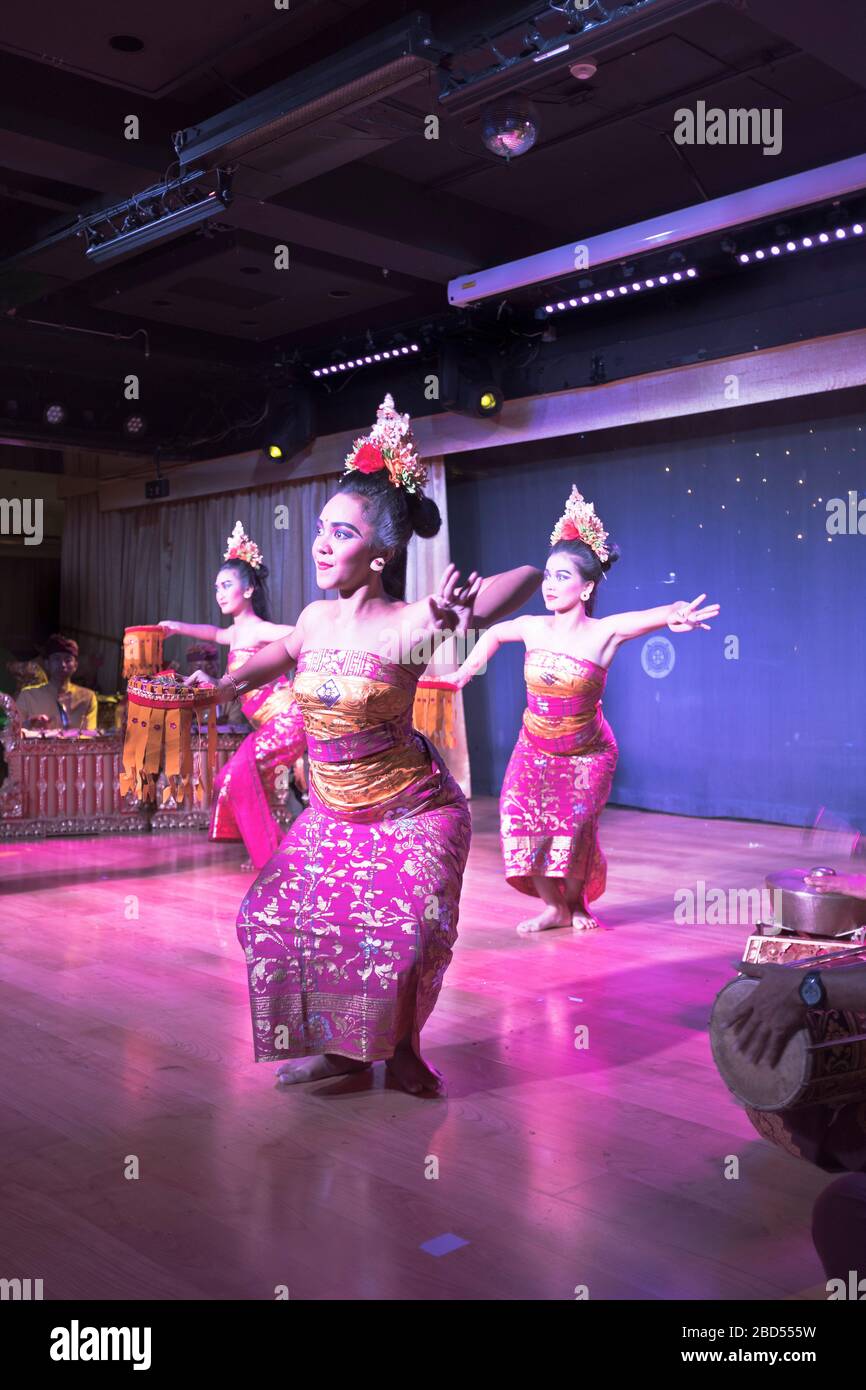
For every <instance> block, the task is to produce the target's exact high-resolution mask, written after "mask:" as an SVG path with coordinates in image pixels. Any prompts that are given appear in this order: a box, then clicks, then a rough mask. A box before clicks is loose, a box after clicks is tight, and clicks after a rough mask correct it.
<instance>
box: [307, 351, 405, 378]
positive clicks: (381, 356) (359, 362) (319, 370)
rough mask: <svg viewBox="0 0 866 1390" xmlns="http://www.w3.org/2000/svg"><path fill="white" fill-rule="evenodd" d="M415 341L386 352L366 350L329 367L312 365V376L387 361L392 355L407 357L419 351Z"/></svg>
mask: <svg viewBox="0 0 866 1390" xmlns="http://www.w3.org/2000/svg"><path fill="white" fill-rule="evenodd" d="M420 350H421V349H420V348H419V346H418V344H417V343H410V344H409V346H408V347H399V348H389V349H388V351H387V352H368V353H365V354H364V356H363V357H353V358H352V360H351V361H350V362H337V363H335V364H334V365H333V366H331V367H314V368H313V376H334V375H335V374H336V373H337V372H350V371H353V370H354V368H356V367H371V366H373V365H374V364H375V363H376V362H388V361H390V360H391V359H392V358H394V357H407V356H408V355H409V354H410V353H412V352H420Z"/></svg>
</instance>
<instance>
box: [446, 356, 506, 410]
mask: <svg viewBox="0 0 866 1390" xmlns="http://www.w3.org/2000/svg"><path fill="white" fill-rule="evenodd" d="M500 375H501V373H500V366H499V363H498V361H497V360H496V358H495V356H494V355H493V354H492V353H491V352H488V351H485V350H484V348H483V347H480V346H479V347H472V346H471V345H468V346H467V345H464V344H459V343H446V345H445V346H444V348H443V349H442V352H441V354H440V360H439V399H440V402H441V404H442V405H443V406H445V407H446V409H451V410H456V411H458V412H459V413H461V414H463V415H479V416H481V417H482V418H487V417H489V416H491V415H498V414H499V412H500V411H501V409H502V405H503V401H504V399H505V397H504V394H503V391H502V387H501V384H500Z"/></svg>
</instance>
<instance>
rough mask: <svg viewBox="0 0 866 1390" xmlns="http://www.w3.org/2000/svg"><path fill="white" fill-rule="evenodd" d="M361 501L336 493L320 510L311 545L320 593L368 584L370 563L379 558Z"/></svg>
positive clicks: (347, 494)
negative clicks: (322, 590) (321, 590)
mask: <svg viewBox="0 0 866 1390" xmlns="http://www.w3.org/2000/svg"><path fill="white" fill-rule="evenodd" d="M374 541H375V534H374V531H373V527H372V526H371V525H370V522H369V520H368V519H367V514H366V512H365V511H364V505H363V501H362V499H361V498H360V497H357V496H356V495H355V494H354V493H351V492H338V493H336V494H335V496H334V497H332V498H331V499H330V501H329V502H326V503H325V505H324V507H323V508H322V514H321V516H320V517H319V521H318V525H317V527H316V539H315V540H314V541H313V552H312V553H313V559H314V560H315V562H316V579H317V582H318V585H319V588H320V589H356V588H358V587H359V585H361V584H366V583H369V581H370V578H371V576H372V574H373V572H374V571H373V570H372V569H371V567H370V566H371V561H372V560H373V559H374V558H375V557H377V556H381V553H382V552H381V550H377V549H376V547H375V544H374Z"/></svg>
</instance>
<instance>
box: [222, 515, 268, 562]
mask: <svg viewBox="0 0 866 1390" xmlns="http://www.w3.org/2000/svg"><path fill="white" fill-rule="evenodd" d="M227 545H228V550H227V551H226V553H225V555H224V556H223V559H224V560H245V561H246V563H247V564H248V565H249V567H250V569H254V570H258V569H261V567H262V552H261V551H260V550H259V548H258V546H257V545H256V543H255V541H251V540H250V538H249V536H248V535H247V533H246V531H245V530H244V528H243V526H242V525H241V523H240V522H239V521H236V522H235V529H234V530H233V531H232V533H231V535H230V536H229V538H228V541H227Z"/></svg>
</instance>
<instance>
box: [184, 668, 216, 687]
mask: <svg viewBox="0 0 866 1390" xmlns="http://www.w3.org/2000/svg"><path fill="white" fill-rule="evenodd" d="M183 684H184V685H204V686H210V685H218V684H219V682H218V681H215V680H214V678H213V676H209V675H208V674H207V672H206V671H193V673H192V675H191V676H186V677H185V678H184V681H183Z"/></svg>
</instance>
